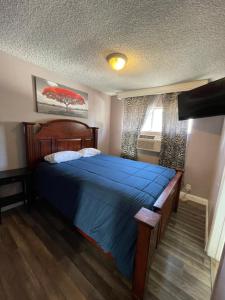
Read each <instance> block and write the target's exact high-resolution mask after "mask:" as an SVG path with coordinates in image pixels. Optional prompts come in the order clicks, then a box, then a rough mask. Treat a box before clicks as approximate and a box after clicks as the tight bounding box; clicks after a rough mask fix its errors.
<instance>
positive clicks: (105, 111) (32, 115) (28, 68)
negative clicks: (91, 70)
mask: <svg viewBox="0 0 225 300" xmlns="http://www.w3.org/2000/svg"><path fill="white" fill-rule="evenodd" d="M0 66H1V73H0V170H5V169H11V168H17V167H22V166H24V165H25V150H24V140H23V130H22V126H21V122H23V121H31V122H33V121H46V120H49V119H57V118H63V116H57V115H48V114H40V113H37V112H36V105H35V101H34V96H33V89H32V78H31V75H37V76H39V77H42V78H45V79H48V80H51V81H55V82H58V83H61V84H64V85H66V86H68V87H72V88H77V89H80V90H83V91H85V92H87V93H88V97H89V112H88V119H78V118H76V119H77V120H80V121H81V122H84V123H87V124H89V125H91V126H97V127H99V128H100V129H99V148H100V149H102V150H103V151H105V152H108V148H109V125H110V105H111V104H110V103H111V97H110V96H108V95H105V94H103V93H101V92H99V91H96V90H94V89H91V88H89V87H87V86H85V85H82V84H79V83H76V82H75V80H69V79H68V78H65V77H64V76H63V74H61V75H58V74H55V73H53V72H49V71H47V70H45V69H43V68H40V67H38V66H36V65H33V64H30V63H27V62H25V61H23V60H20V59H18V58H15V57H13V56H10V55H7V54H5V53H3V52H0ZM74 77H75V76H74ZM64 118H66V117H64ZM68 118H70V119H71V117H68Z"/></svg>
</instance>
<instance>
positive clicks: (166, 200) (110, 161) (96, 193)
mask: <svg viewBox="0 0 225 300" xmlns="http://www.w3.org/2000/svg"><path fill="white" fill-rule="evenodd" d="M24 127H25V137H26V148H27V161H28V165H29V167H30V168H32V169H33V170H34V178H35V180H34V187H35V192H36V193H37V194H38V195H39V196H41V197H43V198H45V199H47V200H48V201H49V202H51V204H52V205H53V206H54V207H55V208H57V210H59V211H60V212H61V213H62V215H63V216H65V217H66V218H67V219H69V220H70V222H71V223H72V224H73V225H74V226H75V227H76V228H77V229H78V230H79V232H80V233H81V234H82V235H83V236H84V237H85V238H87V239H88V240H89V241H90V242H92V243H94V244H95V245H97V246H98V247H99V248H100V249H102V250H103V251H104V252H105V253H110V255H111V256H112V257H113V258H114V260H115V262H116V265H117V267H118V269H119V271H120V272H121V273H122V274H123V275H124V276H126V277H128V278H131V279H132V298H133V299H143V296H144V287H145V282H146V279H147V275H148V270H149V268H148V266H149V263H151V261H152V259H153V254H154V252H155V251H157V250H156V248H157V245H158V243H159V242H160V239H161V237H162V235H163V233H164V231H165V227H166V224H167V222H168V220H169V216H170V214H171V213H172V211H176V210H177V208H178V200H179V191H180V184H181V178H182V173H181V172H179V171H177V172H176V171H174V170H172V169H168V168H163V167H160V166H156V165H150V164H147V163H143V162H135V161H131V160H126V159H122V158H119V157H113V156H109V155H105V154H99V155H96V156H93V157H88V158H80V159H78V160H73V161H69V162H65V163H60V164H53V165H51V164H49V163H47V162H43V157H44V156H45V155H47V154H50V153H53V152H57V151H61V150H80V149H82V148H85V147H95V148H97V140H98V129H97V128H95V127H89V126H88V125H86V124H84V123H81V122H77V121H74V120H54V121H50V122H48V123H45V124H35V123H24Z"/></svg>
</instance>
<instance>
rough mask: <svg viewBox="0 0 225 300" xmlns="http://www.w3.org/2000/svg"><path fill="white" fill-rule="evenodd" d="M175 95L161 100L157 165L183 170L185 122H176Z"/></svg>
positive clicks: (185, 138) (186, 124)
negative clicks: (161, 112)
mask: <svg viewBox="0 0 225 300" xmlns="http://www.w3.org/2000/svg"><path fill="white" fill-rule="evenodd" d="M177 97H178V94H177V93H173V94H165V95H163V98H162V106H163V122H162V123H163V124H162V141H161V151H160V157H159V164H160V165H162V166H165V167H170V168H174V169H179V170H183V169H184V163H185V151H186V142H187V128H188V122H187V121H178V105H177Z"/></svg>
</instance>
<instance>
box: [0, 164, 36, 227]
mask: <svg viewBox="0 0 225 300" xmlns="http://www.w3.org/2000/svg"><path fill="white" fill-rule="evenodd" d="M30 177H31V171H30V170H29V169H27V168H21V169H13V170H7V171H0V187H1V186H3V185H6V184H10V183H14V182H21V183H22V192H20V193H17V194H14V195H11V196H7V197H1V198H0V224H1V222H2V218H1V208H2V207H4V206H7V205H10V204H14V203H17V202H20V201H23V202H24V204H25V205H26V204H27V205H28V206H29V204H30V197H31V188H30Z"/></svg>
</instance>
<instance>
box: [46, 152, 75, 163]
mask: <svg viewBox="0 0 225 300" xmlns="http://www.w3.org/2000/svg"><path fill="white" fill-rule="evenodd" d="M80 157H81V154H80V153H79V152H78V151H60V152H56V153H52V154H49V155H46V156H45V157H44V160H46V161H47V162H49V163H51V164H58V163H61V162H64V161H69V160H74V159H78V158H80Z"/></svg>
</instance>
